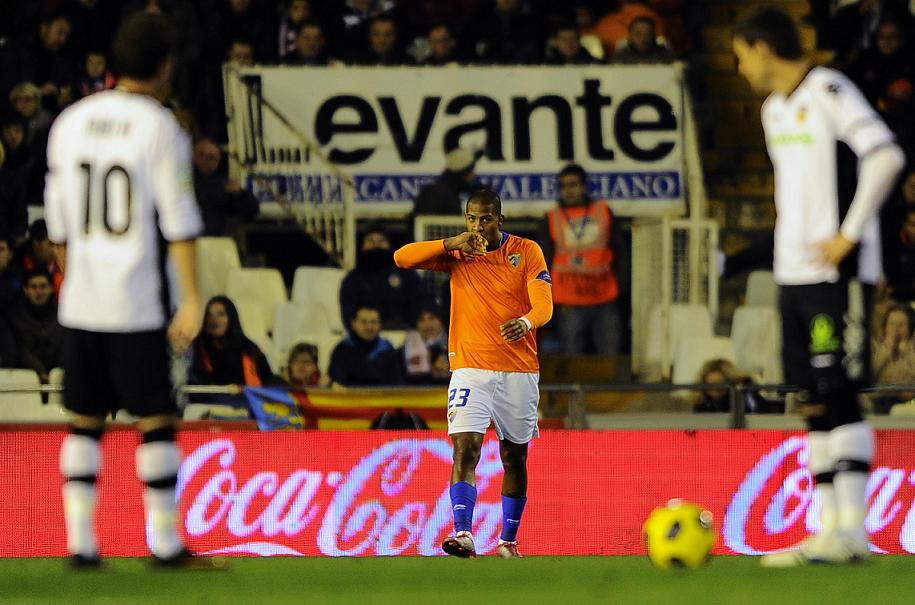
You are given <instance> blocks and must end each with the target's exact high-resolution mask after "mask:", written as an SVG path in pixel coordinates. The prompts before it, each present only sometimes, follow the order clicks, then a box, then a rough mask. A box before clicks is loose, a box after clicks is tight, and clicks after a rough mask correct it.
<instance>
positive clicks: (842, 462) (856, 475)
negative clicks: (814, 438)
mask: <svg viewBox="0 0 915 605" xmlns="http://www.w3.org/2000/svg"><path fill="white" fill-rule="evenodd" d="M829 452H830V455H831V456H832V458H833V460H834V461H835V463H837V466H836V476H835V489H836V504H837V506H838V516H839V519H838V520H839V529H841V530H842V532H843V533H847V534H849V535H851V536H852V537H854V538H857V539H865V540H866V539H867V532H866V530H865V528H864V518H865V516H866V514H867V479H868V473H866V472H864V471H862V470H858V469H852V470H845V468H844V467H846V466H847V463H848V461H853V462H859V463H867V464H870V462H871V460H873V458H874V431H873V429H872V428H871V426H870V425H869V424H868V423H867V422H864V421H861V422H855V423H853V424H843V425H842V426H838V427H836V428H834V429H833V430H831V431H830V432H829Z"/></svg>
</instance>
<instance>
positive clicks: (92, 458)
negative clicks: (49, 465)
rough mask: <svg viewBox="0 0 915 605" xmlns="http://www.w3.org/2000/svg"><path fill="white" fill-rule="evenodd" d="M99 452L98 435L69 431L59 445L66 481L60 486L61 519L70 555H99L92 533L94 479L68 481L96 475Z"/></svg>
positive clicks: (99, 457) (93, 527) (93, 526)
mask: <svg viewBox="0 0 915 605" xmlns="http://www.w3.org/2000/svg"><path fill="white" fill-rule="evenodd" d="M101 462H102V454H101V448H100V447H99V442H98V440H97V439H93V438H92V437H87V436H86V435H75V434H72V433H71V434H69V435H67V436H66V437H65V438H64V441H63V443H62V444H61V447H60V471H61V473H62V474H63V476H64V479H65V482H64V486H63V488H62V489H61V492H62V495H63V501H64V520H65V522H66V526H67V550H68V551H69V552H70V554H72V555H82V556H84V557H96V556H98V541H97V540H96V537H95V502H96V492H95V483H93V482H89V481H71V480H70V478H71V477H73V478H79V477H85V478H93V479H94V478H95V477H96V476H98V472H99V469H100V468H101Z"/></svg>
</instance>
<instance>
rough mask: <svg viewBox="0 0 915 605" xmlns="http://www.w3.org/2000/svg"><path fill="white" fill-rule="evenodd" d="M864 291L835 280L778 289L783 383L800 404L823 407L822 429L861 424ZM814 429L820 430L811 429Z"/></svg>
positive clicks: (866, 369) (866, 344)
mask: <svg viewBox="0 0 915 605" xmlns="http://www.w3.org/2000/svg"><path fill="white" fill-rule="evenodd" d="M868 298H869V288H868V287H867V286H861V285H860V284H857V283H854V285H850V284H849V282H847V281H844V280H840V281H839V282H837V283H834V284H832V283H821V284H810V285H800V286H782V287H781V288H780V294H779V308H780V311H781V315H782V362H783V364H784V371H785V382H786V383H787V384H791V385H797V386H800V387H802V389H803V391H802V393H801V401H802V402H810V403H812V404H822V405H824V406H825V408H826V411H825V413H824V414H815V415H817V416H821V415H822V416H824V417H827V420H826V425H827V426H826V427H825V428H826V429H828V428H831V427H832V426H839V425H841V424H847V423H851V422H857V421H860V420H861V412H860V409H859V406H858V396H857V391H858V389H860V388H861V387H864V386H867V384H868V383H869V380H870V340H869V338H868V334H867V327H868V308H869V304H870V303H869V300H868ZM811 428H814V429H816V430H818V429H819V427H811Z"/></svg>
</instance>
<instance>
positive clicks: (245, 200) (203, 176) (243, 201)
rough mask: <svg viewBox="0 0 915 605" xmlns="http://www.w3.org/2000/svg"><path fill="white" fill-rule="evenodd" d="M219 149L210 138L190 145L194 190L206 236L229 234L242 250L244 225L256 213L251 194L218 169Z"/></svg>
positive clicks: (220, 153)
mask: <svg viewBox="0 0 915 605" xmlns="http://www.w3.org/2000/svg"><path fill="white" fill-rule="evenodd" d="M221 164H222V150H221V149H220V148H219V146H218V145H217V144H216V143H214V142H213V141H211V140H210V139H206V138H203V139H200V140H198V141H197V143H196V144H195V145H194V193H195V194H196V195H197V203H198V204H199V205H200V211H201V214H202V215H203V224H204V230H205V234H206V235H214V236H223V235H230V236H232V237H234V238H235V240H236V242H237V243H238V245H239V249H244V246H243V244H244V224H245V223H246V222H248V221H250V220H252V219H253V218H254V217H256V216H257V213H258V208H259V205H258V202H257V199H256V198H255V197H254V195H253V194H252V193H251V192H250V191H248V190H247V189H243V188H242V186H241V185H240V184H239V183H238V181H236V180H235V179H232V178H228V177H226V176H225V175H224V173H223V172H221V171H220V165H221Z"/></svg>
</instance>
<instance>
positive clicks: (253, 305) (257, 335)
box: [232, 298, 273, 358]
mask: <svg viewBox="0 0 915 605" xmlns="http://www.w3.org/2000/svg"><path fill="white" fill-rule="evenodd" d="M232 302H233V303H235V308H236V309H238V321H239V323H241V329H242V332H244V333H245V336H247V337H248V338H250V339H251V340H253V341H254V343H255V344H256V345H257V346H258V347H260V349H261V351H262V352H263V353H264V355H266V356H268V358H269V356H270V355H271V353H272V352H273V341H272V340H271V339H270V336H269V335H268V334H267V325H268V324H267V321H266V318H265V317H264V315H263V312H262V309H261V306H260V304H258V302H257V301H255V300H250V299H248V298H238V299H232Z"/></svg>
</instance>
